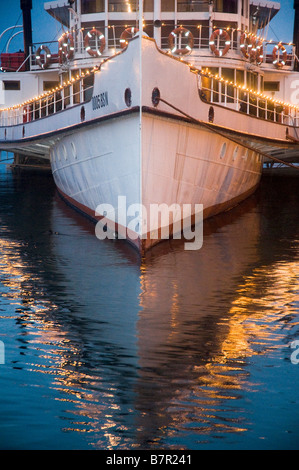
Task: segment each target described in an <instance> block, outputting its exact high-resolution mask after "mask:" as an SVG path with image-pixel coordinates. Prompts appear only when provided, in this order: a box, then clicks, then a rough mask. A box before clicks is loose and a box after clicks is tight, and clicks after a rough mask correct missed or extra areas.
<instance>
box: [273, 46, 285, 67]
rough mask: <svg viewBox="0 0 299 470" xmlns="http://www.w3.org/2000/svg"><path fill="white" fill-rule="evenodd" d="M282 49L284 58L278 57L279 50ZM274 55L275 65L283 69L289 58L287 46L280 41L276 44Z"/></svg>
mask: <svg viewBox="0 0 299 470" xmlns="http://www.w3.org/2000/svg"><path fill="white" fill-rule="evenodd" d="M279 50H281V52H282V60H279V59H278V51H279ZM272 57H273V65H275V67H276V68H278V69H282V68H283V67H284V66H285V65H286V63H287V58H288V53H287V50H286V48H285V47H284V46H283V45H282V43H281V42H280V43H279V44H277V45H276V46H274V49H273V52H272Z"/></svg>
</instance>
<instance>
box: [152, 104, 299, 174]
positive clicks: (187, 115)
mask: <svg viewBox="0 0 299 470" xmlns="http://www.w3.org/2000/svg"><path fill="white" fill-rule="evenodd" d="M156 99H157V102H158V101H161V102H162V103H164V104H166V105H167V106H169V107H170V108H172V109H174V110H175V111H177V112H178V113H180V114H182V115H183V116H185V117H186V118H188V119H190V121H192V122H194V123H195V124H198V125H200V126H202V127H205V128H207V129H209V130H210V131H212V132H214V133H215V134H218V135H220V136H222V137H224V138H225V139H228V140H230V141H232V142H234V143H236V144H237V145H242V146H243V147H245V148H247V149H248V150H251V151H253V152H256V153H258V154H259V155H262V156H263V157H265V158H269V159H270V160H273V161H274V162H276V163H282V164H283V165H286V166H289V167H290V168H294V169H295V170H299V166H296V165H293V163H289V162H285V161H283V160H280V159H279V158H277V157H273V156H272V155H269V154H268V153H266V152H262V151H261V150H258V149H256V148H254V147H252V146H250V145H248V144H244V143H243V142H240V141H238V140H237V139H234V138H233V137H230V136H227V135H226V134H224V133H223V132H221V131H220V130H218V129H216V128H214V127H213V126H212V125H211V124H208V123H207V122H204V121H201V120H199V119H196V118H194V117H192V116H190V115H189V114H187V113H185V112H184V111H182V110H181V109H179V108H177V107H176V106H174V105H173V104H171V103H169V102H168V101H166V100H164V99H163V98H161V97H160V96H159V97H157V98H156ZM298 152H299V144H298Z"/></svg>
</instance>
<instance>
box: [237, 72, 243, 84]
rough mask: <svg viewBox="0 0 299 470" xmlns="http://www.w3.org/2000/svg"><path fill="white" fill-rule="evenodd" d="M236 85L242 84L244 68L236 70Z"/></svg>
mask: <svg viewBox="0 0 299 470" xmlns="http://www.w3.org/2000/svg"><path fill="white" fill-rule="evenodd" d="M236 83H237V85H244V70H236Z"/></svg>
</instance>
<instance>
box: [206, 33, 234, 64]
mask: <svg viewBox="0 0 299 470" xmlns="http://www.w3.org/2000/svg"><path fill="white" fill-rule="evenodd" d="M218 36H223V37H224V39H225V48H224V49H223V51H219V50H218V49H217V47H216V44H215V40H216V39H217V38H218ZM209 45H210V48H211V51H212V52H213V53H214V54H215V56H216V57H223V56H225V55H226V54H227V53H228V51H229V50H230V46H231V40H230V35H229V34H228V32H227V31H225V30H224V29H216V31H214V32H213V34H212V35H211V37H210V42H209Z"/></svg>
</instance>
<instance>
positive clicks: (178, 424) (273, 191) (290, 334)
mask: <svg viewBox="0 0 299 470" xmlns="http://www.w3.org/2000/svg"><path fill="white" fill-rule="evenodd" d="M298 183H299V179H298V178H296V177H279V178H273V177H264V179H263V181H262V185H261V187H260V189H259V190H258V192H257V193H256V194H255V195H254V196H253V197H251V198H250V199H249V200H247V201H246V202H245V203H243V204H241V205H240V206H238V207H236V208H235V209H233V210H232V211H230V212H228V213H226V214H224V215H221V216H218V217H215V218H213V219H211V220H210V221H208V222H206V224H205V229H204V232H205V233H204V244H203V248H202V249H201V250H200V251H198V252H193V251H191V252H190V251H189V252H188V251H184V244H183V243H182V242H181V241H172V242H165V243H163V244H162V245H160V246H158V247H157V248H155V249H154V250H152V252H150V253H149V254H148V255H147V258H146V260H145V262H144V263H142V264H141V265H140V263H139V262H138V257H137V255H136V254H135V252H134V251H133V250H132V249H131V248H130V247H128V246H127V245H126V244H125V243H123V242H121V241H99V240H98V239H97V238H96V237H95V235H94V226H93V225H92V224H91V223H90V222H89V221H88V220H86V219H85V218H83V217H82V216H80V215H79V214H77V213H76V212H74V211H73V210H72V209H71V208H69V207H68V206H66V205H65V204H64V202H63V201H61V200H60V198H59V197H58V196H57V194H56V190H55V188H54V185H53V182H52V179H51V177H48V176H45V175H35V176H34V175H29V174H25V175H23V176H18V177H14V176H13V175H12V174H11V173H10V171H6V170H5V167H3V166H2V167H1V173H0V201H1V203H0V230H1V233H0V294H1V296H0V319H1V323H0V325H1V328H0V340H1V341H2V342H3V344H4V346H5V363H4V364H0V396H1V400H0V447H1V448H2V449H111V450H112V449H115V450H116V449H152V450H155V449H189V450H191V449H297V448H299V394H298V388H299V364H297V362H298V359H299V343H298V346H296V343H294V342H295V341H299V325H298V313H299V312H298V310H299V288H298V276H299V263H298V260H299V211H298V207H299V192H298V187H299V184H298ZM292 346H293V347H292ZM297 350H298V355H297V353H296V351H297Z"/></svg>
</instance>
